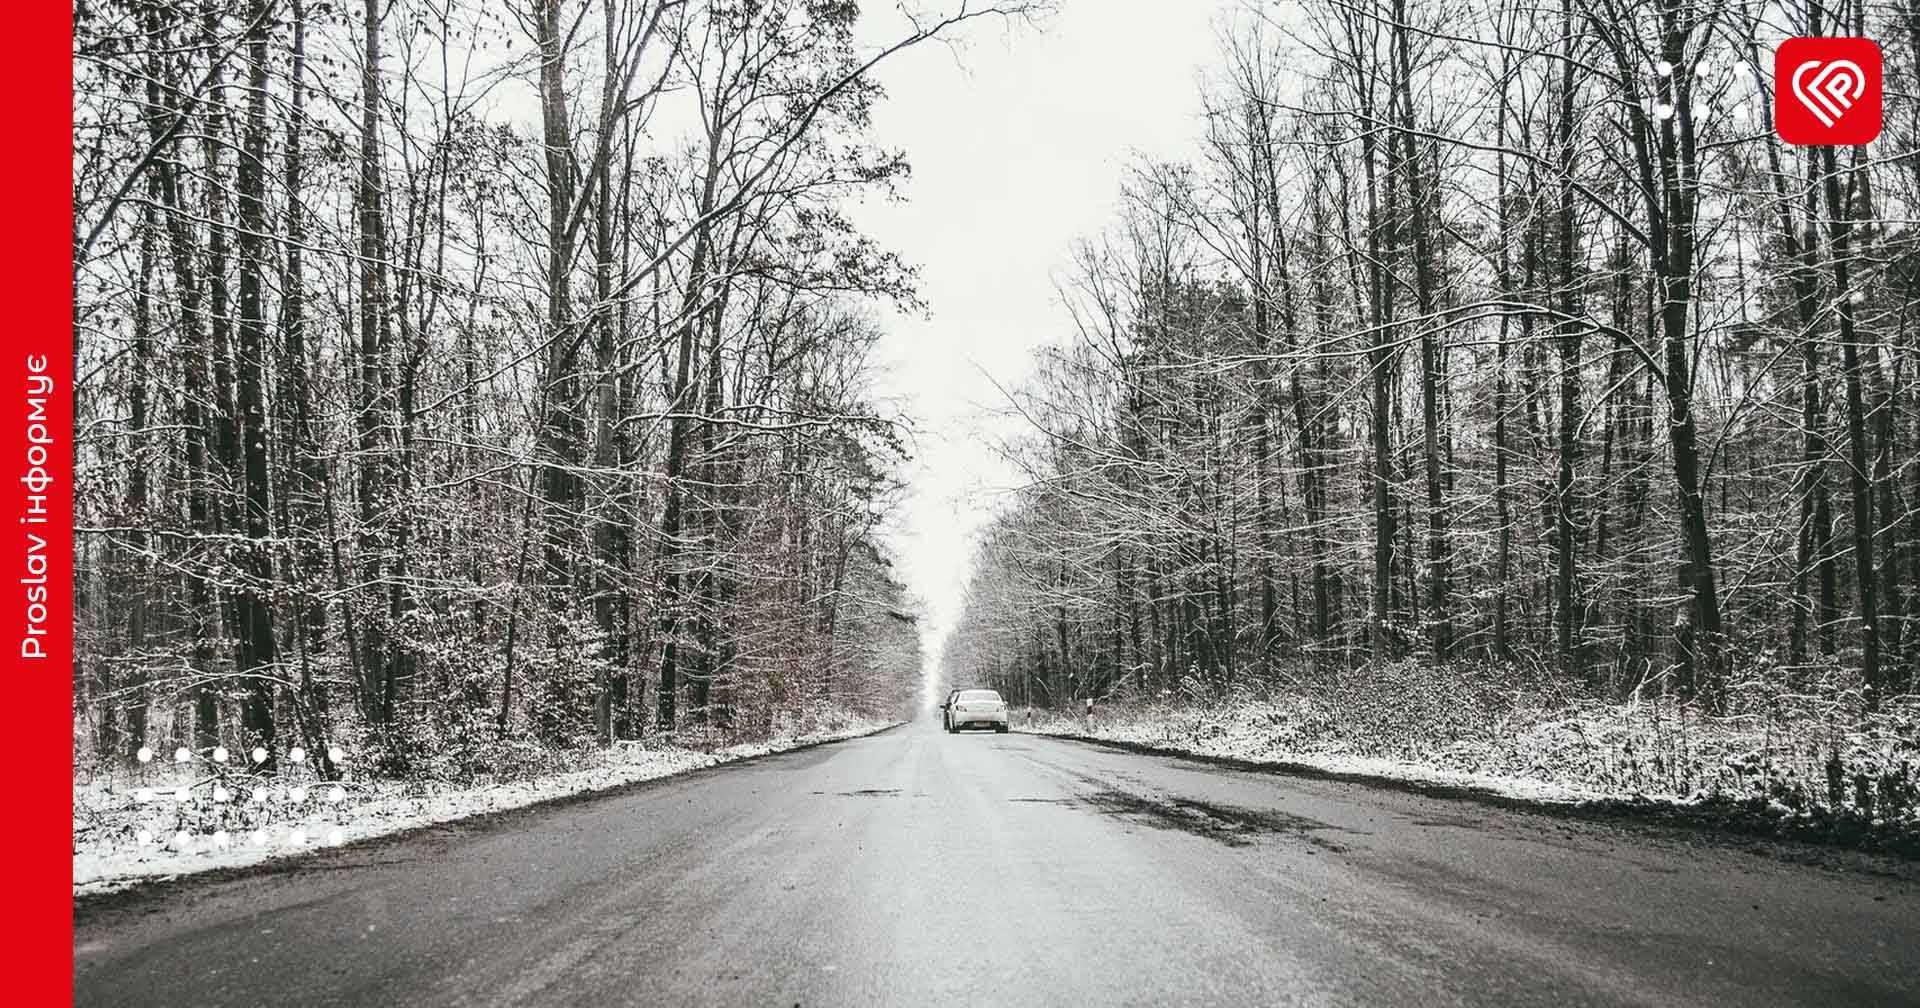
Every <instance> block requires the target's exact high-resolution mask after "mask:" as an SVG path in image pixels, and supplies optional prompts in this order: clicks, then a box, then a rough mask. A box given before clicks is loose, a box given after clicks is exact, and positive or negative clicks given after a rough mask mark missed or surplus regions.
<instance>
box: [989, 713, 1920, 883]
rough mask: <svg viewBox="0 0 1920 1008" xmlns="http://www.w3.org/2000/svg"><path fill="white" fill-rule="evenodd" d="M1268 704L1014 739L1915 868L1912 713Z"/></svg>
mask: <svg viewBox="0 0 1920 1008" xmlns="http://www.w3.org/2000/svg"><path fill="white" fill-rule="evenodd" d="M1340 700H1342V701H1344V702H1338V703H1329V702H1327V700H1326V699H1324V698H1316V697H1313V696H1310V695H1302V694H1292V695H1289V694H1284V693H1281V694H1272V695H1266V696H1259V697H1253V696H1237V697H1218V698H1212V699H1198V700H1197V702H1196V701H1187V702H1179V701H1171V702H1170V701H1166V700H1160V701H1151V702H1135V703H1119V704H1112V705H1108V706H1106V707H1102V708H1099V709H1097V710H1096V711H1095V713H1094V714H1093V715H1092V716H1091V717H1085V716H1075V717H1057V716H1051V717H1050V716H1047V715H1045V714H1043V713H1041V712H1034V715H1033V716H1032V717H1022V716H1021V715H1019V714H1016V715H1015V718H1014V727H1015V729H1016V730H1019V731H1025V732H1031V733H1035V734H1045V735H1055V736H1061V737H1066V738H1075V739H1080V740H1083V741H1090V742H1100V743H1109V744H1114V745H1118V746H1121V747H1123V748H1128V749H1135V750H1140V751H1148V752H1155V753H1166V754H1169V755H1182V756H1192V757H1198V758H1201V759H1206V760H1216V761H1220V762H1223V763H1227V764H1230V765H1235V766H1244V767H1248V768H1254V769H1267V770H1275V771H1281V772H1293V773H1300V774H1307V775H1312V776H1325V777H1332V778H1337V779H1344V780H1353V781H1360V782H1366V783H1373V784H1378V785H1383V786H1389V787H1396V788H1400V789H1402V790H1412V791H1419V792H1423V793H1428V794H1437V795H1444V796H1450V797H1465V798H1473V799H1479V800H1487V801H1493V802H1495V803H1500V804H1509V805H1517V806H1523V807H1525V806H1530V807H1538V808H1540V809H1542V810H1558V811H1561V812H1564V813H1571V814H1578V815H1590V816H1605V817H1624V818H1632V819H1639V820H1647V821H1659V822H1665V823H1669V824H1674V825H1685V826H1695V827H1704V828H1710V829H1716V830H1721V831H1727V832H1734V833H1740V834H1743V835H1758V836H1768V837H1775V838H1781V839H1793V840H1802V841H1812V842H1815V843H1821V844H1828V845H1832V846H1838V847H1847V848H1855V849H1860V850H1867V851H1879V852H1884V853H1891V854H1895V855H1898V856H1903V857H1910V858H1911V857H1920V804H1917V803H1916V801H1915V794H1916V786H1920V758H1917V757H1920V744H1916V737H1915V731H1914V724H1913V720H1912V716H1911V712H1910V711H1906V710H1905V709H1904V708H1903V710H1902V712H1897V713H1894V714H1891V715H1889V716H1886V717H1883V718H1881V719H1880V720H1878V721H1876V722H1874V723H1873V724H1872V725H1870V726H1868V727H1866V728H1862V727H1860V726H1858V725H1855V726H1853V727H1852V728H1851V729H1850V730H1848V731H1844V732H1843V731H1841V730H1839V729H1836V728H1834V727H1833V725H1832V724H1831V723H1823V722H1820V721H1816V720H1813V719H1807V720H1802V721H1797V722H1785V721H1775V722H1772V723H1769V724H1759V725H1756V724H1754V723H1752V722H1751V720H1750V719H1740V718H1722V719H1708V718H1702V717H1699V716H1697V715H1695V716H1692V717H1689V716H1687V715H1686V713H1685V712H1684V711H1679V712H1676V711H1674V710H1672V709H1651V708H1649V707H1646V706H1634V705H1617V704H1582V705H1542V706H1539V707H1533V706H1528V707H1527V708H1526V709H1519V708H1516V709H1511V710H1507V711H1504V712H1500V713H1498V714H1494V713H1492V712H1488V711H1484V710H1474V709H1472V708H1473V705H1472V704H1470V703H1461V704H1431V705H1423V704H1422V703H1420V702H1419V698H1418V697H1417V695H1416V691H1412V690H1410V691H1409V692H1408V693H1404V694H1400V695H1396V696H1390V697H1386V698H1376V699H1375V701H1374V702H1373V703H1372V704H1371V705H1368V706H1367V707H1365V708H1364V709H1363V707H1362V706H1361V705H1358V704H1355V703H1353V702H1352V700H1353V698H1350V697H1342V698H1340Z"/></svg>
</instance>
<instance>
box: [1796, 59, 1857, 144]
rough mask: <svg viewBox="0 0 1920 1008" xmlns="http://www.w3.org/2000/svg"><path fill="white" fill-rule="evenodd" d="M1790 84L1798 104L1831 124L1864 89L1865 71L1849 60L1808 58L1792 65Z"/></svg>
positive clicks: (1823, 121)
mask: <svg viewBox="0 0 1920 1008" xmlns="http://www.w3.org/2000/svg"><path fill="white" fill-rule="evenodd" d="M1809 75H1811V76H1809ZM1792 85H1793V96H1794V97H1795V98H1798V99H1800V104H1802V105H1805V106H1806V107H1807V111H1809V112H1812V113H1813V115H1814V118H1816V119H1819V120H1820V122H1821V124H1822V125H1824V126H1827V127H1829V128H1831V127H1832V126H1833V124H1834V123H1836V122H1838V121H1840V117H1841V116H1843V115H1846V114H1847V110H1848V109H1850V108H1852V107H1853V103H1854V101H1855V100H1856V99H1858V98H1859V97H1860V96H1861V95H1863V94H1865V93H1866V91H1867V75H1866V73H1865V72H1864V71H1862V70H1861V69H1860V64H1858V63H1855V62H1854V61H1852V60H1843V59H1841V60H1834V61H1833V62H1831V63H1823V62H1822V61H1821V60H1808V61H1806V62H1805V63H1802V64H1800V65H1799V66H1797V67H1795V68H1794V70H1793V78H1792Z"/></svg>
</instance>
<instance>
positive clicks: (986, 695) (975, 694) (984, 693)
mask: <svg viewBox="0 0 1920 1008" xmlns="http://www.w3.org/2000/svg"><path fill="white" fill-rule="evenodd" d="M960 699H962V700H967V701H974V700H998V699H1000V694H998V693H995V692H994V691H992V690H990V689H972V690H968V691H966V692H965V693H962V694H960Z"/></svg>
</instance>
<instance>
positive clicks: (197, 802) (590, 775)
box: [73, 720, 897, 896]
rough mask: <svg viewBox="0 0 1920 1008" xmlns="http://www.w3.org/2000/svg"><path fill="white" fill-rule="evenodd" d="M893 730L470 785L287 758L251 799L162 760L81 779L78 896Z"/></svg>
mask: <svg viewBox="0 0 1920 1008" xmlns="http://www.w3.org/2000/svg"><path fill="white" fill-rule="evenodd" d="M895 723H897V722H892V721H871V720H854V721H848V722H842V723H839V724H836V725H834V726H833V727H831V728H830V729H827V730H821V731H817V732H813V733H809V734H803V735H788V736H782V737H777V738H775V739H772V740H769V741H764V742H753V743H743V744H740V745H734V746H730V747H727V748H724V749H717V750H714V751H711V752H707V751H702V750H697V749H685V748H647V747H645V746H643V745H641V744H637V743H619V744H616V745H614V746H613V747H612V748H610V749H606V750H598V751H594V752H591V753H583V754H581V755H580V757H579V760H578V762H579V763H581V764H582V768H581V769H579V770H574V771H569V772H564V773H557V774H549V775H543V776H539V777H535V778H532V779H528V780H519V781H503V782H497V783H484V784H480V785H478V786H473V787H455V786H450V785H445V784H441V783H436V782H420V781H375V782H366V781H358V782H356V781H354V780H352V779H351V777H352V775H351V773H350V772H349V773H348V774H347V778H348V779H346V780H343V781H340V782H338V784H337V785H336V784H335V783H330V782H326V781H321V780H318V779H315V778H314V777H313V775H312V774H311V772H310V770H308V771H307V772H306V773H305V775H304V777H303V774H302V771H303V770H306V767H305V766H304V765H302V766H299V767H295V766H291V765H288V764H287V761H286V760H285V759H284V758H283V760H282V762H283V765H288V766H289V769H288V770H287V771H286V772H285V773H283V774H282V775H281V777H280V778H279V779H277V780H276V781H274V782H272V783H270V784H262V785H256V786H258V787H259V790H258V791H257V792H256V791H254V790H253V789H252V788H251V787H248V786H246V785H241V784H239V783H238V782H237V781H235V780H233V779H232V778H230V777H223V776H222V775H221V774H220V773H219V771H220V770H223V769H224V768H225V767H226V766H227V764H228V762H229V761H228V759H227V758H225V757H227V755H228V754H226V753H224V751H223V752H221V756H222V757H223V758H222V759H221V760H220V761H219V763H218V764H214V763H211V762H209V761H208V760H206V759H202V758H200V757H197V756H190V757H189V759H188V760H185V761H182V762H180V763H177V764H176V763H172V762H168V761H166V760H165V758H164V757H165V755H166V754H157V755H156V758H155V760H154V761H153V763H152V764H151V765H150V766H149V767H146V768H142V771H143V772H136V773H134V774H132V775H131V776H129V775H125V774H122V775H119V776H118V777H117V778H99V779H94V780H89V781H86V782H81V781H75V783H74V789H73V893H74V895H75V896H81V895H91V894H97V893H104V892H112V891H114V890H117V889H122V888H125V887H127V886H131V885H136V884H138V883H141V882H146V881H153V880H158V879H165V878H175V877H178V876H181V875H188V874H192V873H194V872H203V871H209V870H212V869H216V868H234V867H240V866H244V865H251V864H256V863H259V862H262V861H267V860H270V859H274V858H284V857H297V856H299V855H301V854H303V853H306V852H309V851H312V850H314V849H316V848H322V847H327V846H338V845H340V844H346V843H353V842H354V841H356V840H366V839H369V838H372V837H378V836H385V835H387V834H391V833H398V832H401V831H403V830H409V829H413V828H416V827H420V826H426V825H431V824H434V823H443V822H451V821H453V820H457V819H464V818H467V817H468V816H474V815H481V814H485V813H488V812H499V811H503V810H507V809H514V808H521V807H523V806H527V805H533V804H536V803H538V802H543V801H549V800H552V799H555V798H563V797H567V796H570V795H578V794H585V793H589V792H594V791H603V790H607V789H609V788H617V787H621V786H624V785H627V784H633V783H636V782H639V781H646V780H653V779H655V778H659V777H666V776H669V775H671V774H677V773H684V772H686V771H688V770H695V769H699V768H701V767H708V766H713V765H715V764H719V763H727V762H731V761H733V760H740V759H747V758H750V757H754V756H762V755H766V754H768V753H775V752H781V751H784V750H787V749H793V748H796V747H799V746H804V745H811V744H814V743H818V742H828V741H835V740H838V739H847V738H854V737H857V736H860V735H868V734H872V733H873V732H876V731H880V730H881V729H884V728H887V727H889V726H891V725H892V724H895ZM243 755H244V754H235V755H234V756H233V757H232V761H233V762H234V763H236V764H237V763H239V762H240V761H241V756H243ZM300 755H302V756H304V754H300ZM343 755H344V754H343ZM351 763H352V761H351V757H350V756H348V757H347V759H346V761H345V762H344V763H343V766H344V767H346V768H348V769H349V770H350V768H351ZM221 781H232V783H231V786H229V783H222V782H221ZM183 787H184V788H185V790H184V792H183V791H182V790H181V789H182V788H183ZM216 799H217V800H216Z"/></svg>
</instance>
